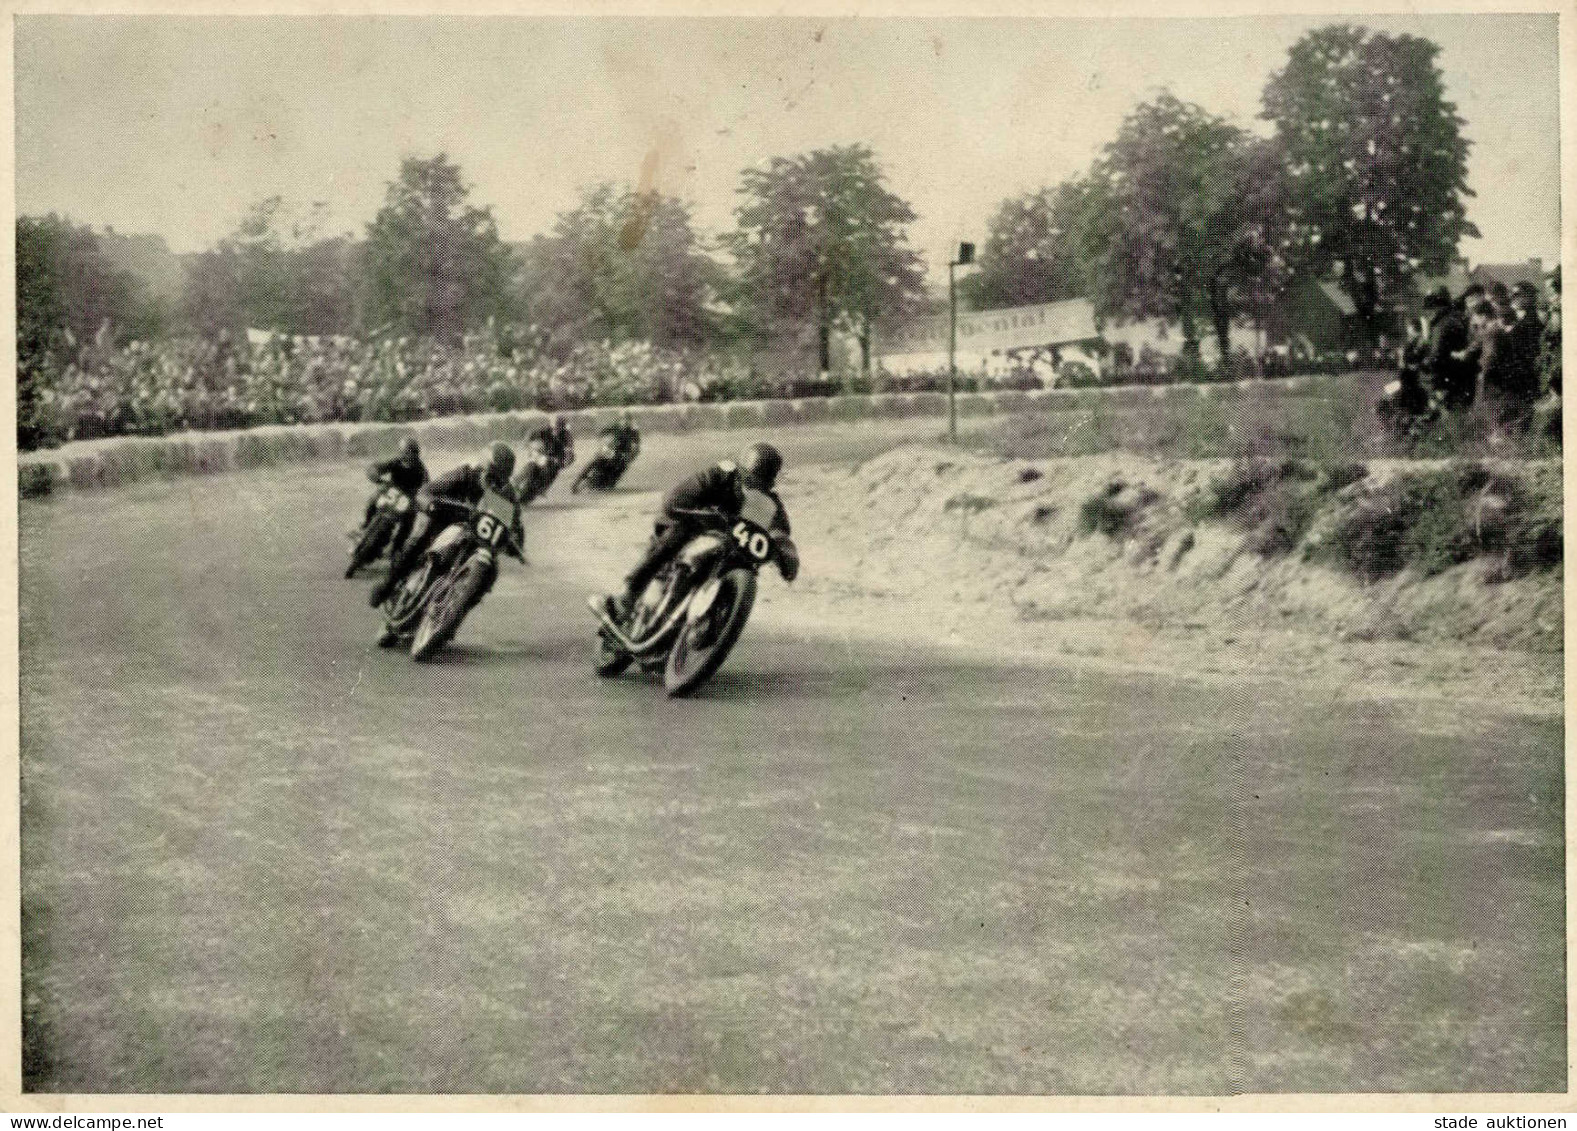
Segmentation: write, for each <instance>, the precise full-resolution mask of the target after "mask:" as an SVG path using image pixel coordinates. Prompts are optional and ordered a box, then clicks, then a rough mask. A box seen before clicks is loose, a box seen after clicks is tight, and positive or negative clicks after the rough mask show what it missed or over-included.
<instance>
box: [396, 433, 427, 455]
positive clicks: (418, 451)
mask: <svg viewBox="0 0 1577 1131" xmlns="http://www.w3.org/2000/svg"><path fill="white" fill-rule="evenodd" d="M400 458H401V459H404V460H410V461H415V460H419V459H421V458H422V446H421V445H420V444H418V443H417V442H416V437H415V436H407V437H405V439H404V440H402V441H401V442H400Z"/></svg>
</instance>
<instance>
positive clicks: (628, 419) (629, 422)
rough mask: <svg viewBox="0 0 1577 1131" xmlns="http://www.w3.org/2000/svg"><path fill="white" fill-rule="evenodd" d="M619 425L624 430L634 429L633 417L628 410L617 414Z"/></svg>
mask: <svg viewBox="0 0 1577 1131" xmlns="http://www.w3.org/2000/svg"><path fill="white" fill-rule="evenodd" d="M619 424H620V425H621V426H622V427H625V428H634V427H635V415H634V414H633V413H632V412H630V410H629V409H625V410H624V411H623V412H621V413H619Z"/></svg>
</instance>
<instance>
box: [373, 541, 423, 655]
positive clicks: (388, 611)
mask: <svg viewBox="0 0 1577 1131" xmlns="http://www.w3.org/2000/svg"><path fill="white" fill-rule="evenodd" d="M436 568H437V565H436V563H434V562H433V560H432V559H431V558H429V559H428V560H427V561H426V562H424V563H423V564H422V567H421V569H418V570H416V571H415V572H414V573H412V574H410V575H409V576H408V577H406V579H405V580H404V581H402V582H400V586H399V588H398V589H396V590H395V591H394V594H393V595H392V596H391V597H390V598H389V599H388V600H387V601H385V602H384V604H383V610H384V625H383V632H382V633H380V634H379V637H378V646H379V647H380V648H388V647H392V646H393V645H394V644H395V643H397V642H398V641H399V640H400V638H401V637H402V636H408V635H410V632H411V626H412V625H413V624H415V622H416V618H417V617H418V616H420V615H421V612H422V602H423V601H424V600H425V599H426V597H427V587H428V584H429V582H431V581H432V575H433V570H434V569H436ZM385 639H387V643H385Z"/></svg>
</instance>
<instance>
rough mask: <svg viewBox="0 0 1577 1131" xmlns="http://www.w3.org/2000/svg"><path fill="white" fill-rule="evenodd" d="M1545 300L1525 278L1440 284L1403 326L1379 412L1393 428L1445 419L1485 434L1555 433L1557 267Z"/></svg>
mask: <svg viewBox="0 0 1577 1131" xmlns="http://www.w3.org/2000/svg"><path fill="white" fill-rule="evenodd" d="M1551 288H1552V297H1551V300H1550V301H1549V303H1548V304H1542V303H1541V302H1540V296H1539V291H1538V289H1537V288H1536V287H1535V286H1534V285H1533V284H1532V283H1530V282H1526V281H1524V282H1519V283H1518V284H1517V285H1516V286H1515V287H1514V288H1513V287H1507V286H1506V285H1505V284H1504V283H1498V282H1497V283H1494V284H1493V285H1491V286H1489V287H1485V286H1483V285H1482V284H1479V283H1473V284H1470V285H1469V286H1468V287H1467V288H1466V289H1465V290H1464V291H1463V292H1462V294H1461V295H1459V296H1457V297H1455V298H1453V297H1452V295H1451V292H1450V291H1449V290H1447V289H1446V288H1444V287H1440V288H1438V289H1436V290H1435V291H1433V292H1431V293H1430V294H1429V295H1427V296H1425V298H1424V302H1423V313H1422V314H1421V315H1420V316H1419V317H1417V318H1415V319H1412V320H1411V322H1410V323H1409V325H1408V338H1407V343H1406V345H1404V346H1403V347H1402V351H1401V364H1400V371H1399V373H1398V376H1397V380H1396V382H1395V383H1393V385H1392V386H1391V389H1390V395H1389V396H1388V398H1387V399H1386V400H1385V401H1384V402H1382V406H1381V408H1382V412H1383V413H1384V414H1385V415H1386V417H1387V418H1388V421H1389V422H1390V424H1391V425H1392V427H1393V428H1394V429H1395V430H1396V431H1397V432H1398V433H1403V434H1405V433H1408V432H1412V431H1416V430H1418V429H1420V428H1425V427H1429V426H1431V425H1432V424H1434V423H1436V422H1438V421H1440V420H1443V419H1450V418H1458V419H1464V420H1466V419H1472V420H1477V421H1479V422H1481V423H1482V424H1483V425H1484V426H1485V427H1486V428H1487V430H1488V431H1489V432H1490V435H1491V437H1492V438H1504V437H1505V436H1507V435H1509V434H1511V433H1515V432H1526V431H1528V430H1530V429H1537V430H1540V431H1543V432H1545V433H1547V434H1549V435H1552V436H1555V437H1558V436H1559V435H1560V402H1561V325H1560V319H1561V313H1560V274H1559V272H1557V273H1556V274H1555V276H1554V279H1553V281H1552V284H1551Z"/></svg>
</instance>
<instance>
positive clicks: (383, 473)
mask: <svg viewBox="0 0 1577 1131" xmlns="http://www.w3.org/2000/svg"><path fill="white" fill-rule="evenodd" d="M367 478H368V479H370V480H372V482H374V483H376V484H379V487H378V489H377V490H376V491H374V492H373V493H372V497H371V498H369V499H368V500H367V506H366V507H365V509H364V511H363V513H362V518H361V524H362V527H365V526H366V525H367V523H369V522H371V521H372V515H373V512H374V511H376V510H377V508H378V498H379V496H381V495H382V494H383V486H382V485H383V484H385V483H387V484H388V485H389V486H391V487H397V488H399V489H400V490H401V491H404V492H405V493H406V494H407V495H411V496H413V497H414V496H415V494H416V492H417V491H419V490H421V488H422V487H423V486H424V485H425V484H426V483H427V478H428V476H427V465H426V464H424V463H423V462H422V449H421V445H419V444H418V443H417V442H416V438H415V437H414V436H407V437H406V438H405V439H404V440H403V441H401V443H400V450H399V452H398V453H397V454H395V455H393V456H391V457H390V458H389V459H386V460H380V461H379V462H377V463H374V464H372V465H371V466H369V467H368V468H367ZM411 521H412V520H411V518H410V517H407V518H406V519H405V520H404V521H403V522H401V523H400V525H399V527H398V528H397V529H396V530H395V532H394V541H393V548H392V550H391V553H392V552H396V551H398V549H399V547H400V544H401V543H402V542H404V541H405V538H406V536H407V535H408V534H409V533H410V529H411ZM357 533H359V531H352V532H351V537H355V536H356V534H357Z"/></svg>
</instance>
